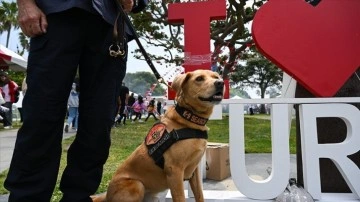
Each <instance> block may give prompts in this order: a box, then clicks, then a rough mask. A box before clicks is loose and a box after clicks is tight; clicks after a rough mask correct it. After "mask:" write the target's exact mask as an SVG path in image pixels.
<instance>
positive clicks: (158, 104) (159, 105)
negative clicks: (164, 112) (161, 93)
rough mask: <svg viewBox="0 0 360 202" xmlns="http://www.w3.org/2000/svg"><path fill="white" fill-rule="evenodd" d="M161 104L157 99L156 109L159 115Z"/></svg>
mask: <svg viewBox="0 0 360 202" xmlns="http://www.w3.org/2000/svg"><path fill="white" fill-rule="evenodd" d="M161 106H162V103H161V101H160V100H158V101H157V103H156V111H157V113H158V114H159V116H160V115H161Z"/></svg>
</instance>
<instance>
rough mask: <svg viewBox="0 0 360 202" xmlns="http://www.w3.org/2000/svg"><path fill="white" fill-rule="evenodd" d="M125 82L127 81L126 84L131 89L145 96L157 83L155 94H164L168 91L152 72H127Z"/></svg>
mask: <svg viewBox="0 0 360 202" xmlns="http://www.w3.org/2000/svg"><path fill="white" fill-rule="evenodd" d="M123 82H125V85H126V86H127V87H128V88H129V90H130V91H132V92H134V93H137V94H140V95H142V96H144V97H145V93H146V92H147V91H149V89H150V88H151V87H152V86H153V85H154V84H156V87H155V88H154V90H153V93H152V95H153V96H161V95H164V94H165V91H166V90H165V88H163V86H162V85H160V84H158V82H157V80H156V78H155V76H154V75H153V74H152V73H150V72H136V73H127V74H126V76H125V78H124V81H123Z"/></svg>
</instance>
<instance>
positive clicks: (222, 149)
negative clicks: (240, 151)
mask: <svg viewBox="0 0 360 202" xmlns="http://www.w3.org/2000/svg"><path fill="white" fill-rule="evenodd" d="M228 177H230V159H229V145H228V144H224V143H212V142H209V143H208V146H207V149H206V178H207V179H211V180H223V179H225V178H228Z"/></svg>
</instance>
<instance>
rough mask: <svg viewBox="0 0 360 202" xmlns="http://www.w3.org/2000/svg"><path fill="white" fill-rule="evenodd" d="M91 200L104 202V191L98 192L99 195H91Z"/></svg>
mask: <svg viewBox="0 0 360 202" xmlns="http://www.w3.org/2000/svg"><path fill="white" fill-rule="evenodd" d="M90 197H91V199H92V201H93V202H106V192H105V193H102V194H99V195H93V196H90Z"/></svg>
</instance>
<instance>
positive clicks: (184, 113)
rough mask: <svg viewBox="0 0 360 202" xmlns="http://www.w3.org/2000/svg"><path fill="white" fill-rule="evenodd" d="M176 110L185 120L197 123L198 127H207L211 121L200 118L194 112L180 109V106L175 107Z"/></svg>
mask: <svg viewBox="0 0 360 202" xmlns="http://www.w3.org/2000/svg"><path fill="white" fill-rule="evenodd" d="M175 110H176V112H177V113H178V114H179V115H180V116H181V117H183V118H184V119H186V120H188V121H190V122H192V123H195V124H197V125H200V126H205V124H206V123H207V121H208V120H209V119H207V118H203V117H200V116H198V115H196V114H194V113H193V112H192V111H190V110H188V109H186V108H184V107H180V106H179V105H176V106H175Z"/></svg>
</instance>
